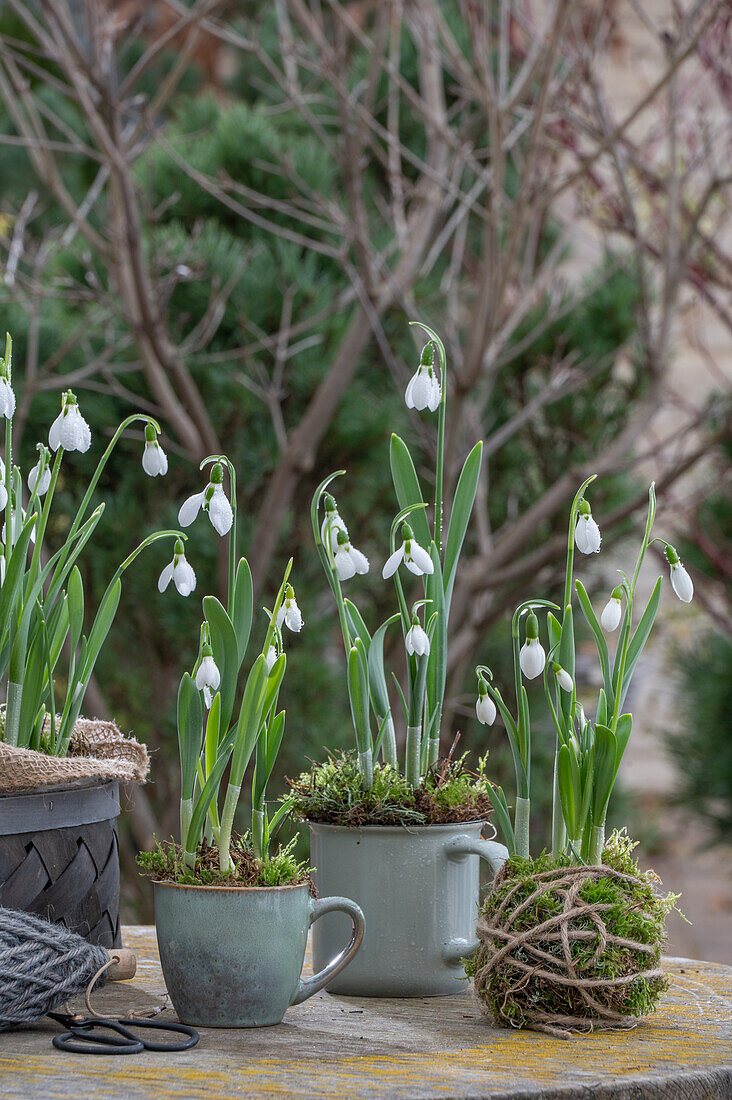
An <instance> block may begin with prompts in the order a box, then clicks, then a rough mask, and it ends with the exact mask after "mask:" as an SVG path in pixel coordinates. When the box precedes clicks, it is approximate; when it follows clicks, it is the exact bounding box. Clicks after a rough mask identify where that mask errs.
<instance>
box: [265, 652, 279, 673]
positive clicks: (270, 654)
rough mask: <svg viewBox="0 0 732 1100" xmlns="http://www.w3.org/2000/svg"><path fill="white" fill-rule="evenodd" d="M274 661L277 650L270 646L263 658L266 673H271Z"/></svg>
mask: <svg viewBox="0 0 732 1100" xmlns="http://www.w3.org/2000/svg"><path fill="white" fill-rule="evenodd" d="M276 660H277V650H276V648H275V647H274V646H273V645H271V646H270V647H269V649H268V650H267V653H266V655H265V658H264V661H265V664H266V665H267V672H268V673H269V672H271V671H272V669H273V668H274V666H275V661H276Z"/></svg>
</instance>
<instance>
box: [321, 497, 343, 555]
mask: <svg viewBox="0 0 732 1100" xmlns="http://www.w3.org/2000/svg"><path fill="white" fill-rule="evenodd" d="M328 525H330V548H331V550H332V551H333V553H335V552H336V550H337V549H338V532H339V531H342V532H343V534H344V535H346V536H348V528H347V527H346V525H345V523H344V522H343V520H342V519H341V517H340V514H339V512H338V505H337V504H336V502H335V498H334V497H332V496H331V495H330V493H326V494H325V516H324V518H323V522H322V524H321V525H320V537H321V539H322V540H323V542H324V543H325V541H326V532H327V529H328Z"/></svg>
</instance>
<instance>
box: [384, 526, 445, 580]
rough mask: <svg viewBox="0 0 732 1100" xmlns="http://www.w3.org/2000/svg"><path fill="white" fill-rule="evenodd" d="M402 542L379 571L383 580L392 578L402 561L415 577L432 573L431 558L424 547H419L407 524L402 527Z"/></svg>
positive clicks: (433, 569) (433, 568)
mask: <svg viewBox="0 0 732 1100" xmlns="http://www.w3.org/2000/svg"><path fill="white" fill-rule="evenodd" d="M402 540H403V541H402V545H401V546H400V547H398V549H396V550H395V551H394V553H393V554H392V555H391V557H390V558H389V559H388V560H387V562H386V565H385V566H384V568H383V569H382V570H381V575H382V577H383V578H384V580H385V581H386V580H388V579H389V577H393V576H394V574H395V573H396V571H397V569H398V568H399V566H400V565H401V563H402V561H403V562H404V564H405V565H406V567H407V569H408V570H409V572H410V573H414V575H415V576H416V577H422V576H424V574H425V573H434V571H435V567H434V564H433V562H432V558H431V557H430V556H429V554H428V553H427V551H426V550H425V549H424V547H422V546H420V545H419V543H418V542H417V540H416V539H415V537H414V533H413V532H412V528H411V527H410V526H409V524H408V523H405V524H404V525H403V526H402Z"/></svg>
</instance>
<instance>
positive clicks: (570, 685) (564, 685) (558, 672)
mask: <svg viewBox="0 0 732 1100" xmlns="http://www.w3.org/2000/svg"><path fill="white" fill-rule="evenodd" d="M552 671H553V673H554V675H555V676H556V678H557V683H558V684H559V686H560V688H561V689H562V691H574V681H573V680H572V677H571V676H570V675H569V673H568V672H567V670H566V668H562V666H561V665H560V664H557V662H556V661H554V662H553V664H552Z"/></svg>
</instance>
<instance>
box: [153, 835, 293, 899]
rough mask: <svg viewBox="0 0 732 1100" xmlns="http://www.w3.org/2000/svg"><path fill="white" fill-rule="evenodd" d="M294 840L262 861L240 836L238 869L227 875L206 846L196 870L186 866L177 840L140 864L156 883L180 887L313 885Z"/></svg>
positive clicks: (235, 847)
mask: <svg viewBox="0 0 732 1100" xmlns="http://www.w3.org/2000/svg"><path fill="white" fill-rule="evenodd" d="M294 846H295V841H294V839H293V840H292V841H290V843H289V844H287V845H285V846H284V847H282V848H280V849H279V850H278V851H277V852H275V854H274V855H270V856H267V858H266V859H259V858H258V857H257V856H255V855H254V852H253V851H252V849H251V847H250V845H249V838H248V837H246V836H244V837H236V838H234V840H233V841H232V844H231V847H230V852H231V857H232V860H233V862H234V870H233V871H232V872H231V873H230V874H224V873H223V872H222V871H221V869H220V868H219V853H218V849H217V848H213V847H211V846H209V845H207V844H206V843H203V844H202V845H200V847H199V849H198V851H197V852H196V863H195V866H194V867H192V868H191V867H187V866H186V865H185V864H184V863H183V849H182V848H181V847H180V845H178V844H175V843H174V841H172V840H171V841H163V843H160V842H159V841H157V840H156V843H155V848H154V849H153V851H152V852H140V853H139V855H138V856H137V864H138V866H139V867H140V869H141V871H142V873H143V874H144V875H147V876H148V877H149V878H151V879H153V881H154V882H174V883H176V884H177V885H178V886H239V887H242V888H243V887H248V886H299V885H304V884H305V883H308V884H310V882H311V880H310V872H311V870H312V869H311V868H310V867H308V865H307V863H305V862H300V861H299V860H297V859H296V858H295V855H294V854H293V849H294Z"/></svg>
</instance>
